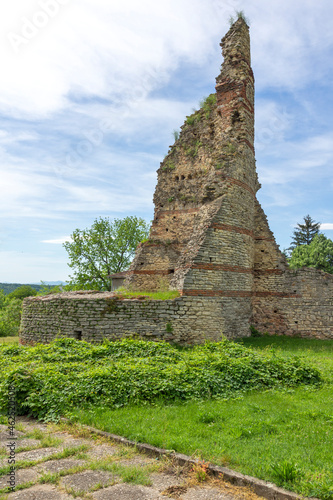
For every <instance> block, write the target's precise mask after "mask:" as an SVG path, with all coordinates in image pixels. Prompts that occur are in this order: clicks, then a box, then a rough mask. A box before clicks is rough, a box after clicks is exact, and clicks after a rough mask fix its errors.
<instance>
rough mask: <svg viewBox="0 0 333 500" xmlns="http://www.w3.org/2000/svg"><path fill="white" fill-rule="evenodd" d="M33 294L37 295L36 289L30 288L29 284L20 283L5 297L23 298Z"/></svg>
mask: <svg viewBox="0 0 333 500" xmlns="http://www.w3.org/2000/svg"><path fill="white" fill-rule="evenodd" d="M33 295H37V290H36V289H35V288H32V286H30V285H22V286H20V287H19V288H16V290H14V291H13V292H11V293H9V294H8V295H7V297H8V298H9V299H21V300H22V299H25V298H26V297H31V296H33Z"/></svg>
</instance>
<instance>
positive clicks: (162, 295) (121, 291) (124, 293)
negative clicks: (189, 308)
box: [115, 288, 180, 300]
mask: <svg viewBox="0 0 333 500" xmlns="http://www.w3.org/2000/svg"><path fill="white" fill-rule="evenodd" d="M115 293H116V295H119V298H125V299H126V298H134V297H146V298H150V299H153V300H172V299H175V298H177V297H179V296H180V293H179V292H178V290H162V291H158V292H145V291H140V292H131V291H130V290H126V289H125V288H118V289H117V290H116V292H115Z"/></svg>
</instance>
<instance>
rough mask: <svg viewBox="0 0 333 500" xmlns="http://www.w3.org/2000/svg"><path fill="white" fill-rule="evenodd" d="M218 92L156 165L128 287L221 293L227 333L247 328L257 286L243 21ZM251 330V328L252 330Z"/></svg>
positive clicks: (225, 43)
mask: <svg viewBox="0 0 333 500" xmlns="http://www.w3.org/2000/svg"><path fill="white" fill-rule="evenodd" d="M221 46H222V53H223V57H224V62H223V65H222V69H221V73H220V75H219V76H218V78H217V80H216V94H212V95H211V96H210V97H209V98H208V99H207V100H206V102H205V103H204V104H203V106H202V108H201V109H200V110H199V111H197V112H195V113H194V114H193V115H192V116H190V117H188V118H187V120H186V121H185V124H184V125H183V126H182V128H181V133H180V135H179V138H178V140H176V142H175V144H174V145H173V146H172V147H171V149H170V151H169V153H168V155H167V156H166V158H165V159H164V161H163V162H162V163H161V166H160V168H159V170H158V184H157V187H156V191H155V195H154V203H155V215H154V221H153V224H152V228H151V232H150V236H149V240H148V241H146V242H145V243H143V244H141V245H140V246H139V248H138V250H137V253H136V256H135V259H134V261H133V263H132V265H131V267H130V271H129V277H128V279H127V282H126V285H127V286H130V287H133V288H134V289H137V290H157V289H159V288H160V287H161V285H162V286H163V285H165V284H166V283H167V285H168V286H169V287H170V288H171V289H176V290H179V291H180V293H181V295H182V296H191V297H196V298H199V297H200V298H201V297H202V298H213V297H214V298H219V301H218V309H220V314H219V315H218V316H221V311H224V312H223V316H225V320H226V321H225V324H224V325H221V331H223V333H226V334H228V333H229V334H232V332H233V330H237V335H239V334H240V331H243V333H244V334H245V328H246V329H247V331H248V325H249V320H250V316H251V311H252V307H251V300H252V293H253V290H254V275H253V268H254V256H255V239H254V238H255V217H256V192H257V190H258V189H259V187H260V185H259V183H258V179H257V174H256V167H255V154H254V76H253V72H252V69H251V55H250V37H249V29H248V26H247V25H246V23H245V22H244V20H243V19H238V20H237V21H236V22H235V23H234V24H233V26H232V27H231V29H230V30H229V32H228V33H227V35H226V36H225V37H224V38H223V40H222V43H221ZM246 334H247V332H246Z"/></svg>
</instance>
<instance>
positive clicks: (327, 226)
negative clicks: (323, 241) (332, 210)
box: [320, 222, 333, 230]
mask: <svg viewBox="0 0 333 500" xmlns="http://www.w3.org/2000/svg"><path fill="white" fill-rule="evenodd" d="M320 229H323V230H330V229H332V230H333V223H331V222H325V223H324V224H320Z"/></svg>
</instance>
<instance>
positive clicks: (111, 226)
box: [63, 216, 149, 290]
mask: <svg viewBox="0 0 333 500" xmlns="http://www.w3.org/2000/svg"><path fill="white" fill-rule="evenodd" d="M148 234H149V226H148V224H147V223H146V221H145V220H144V219H141V218H139V217H135V216H129V217H125V218H124V219H114V220H113V221H111V220H110V219H109V218H102V217H100V218H98V219H96V220H95V221H94V223H93V225H92V226H91V227H90V228H87V229H83V230H80V229H75V231H74V232H73V234H72V235H71V239H72V241H68V242H66V243H64V245H63V246H64V248H65V249H66V251H67V252H68V256H69V260H70V262H69V264H68V265H69V267H71V268H72V269H73V271H74V274H73V276H71V277H70V278H71V282H70V284H71V285H75V286H76V287H77V288H83V289H95V290H111V283H112V280H111V278H109V275H110V274H114V273H118V272H121V271H124V270H125V269H127V268H128V266H129V265H130V263H131V260H132V258H133V256H134V253H135V249H136V247H137V245H138V243H140V242H141V241H142V240H144V239H146V238H147V237H148Z"/></svg>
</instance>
